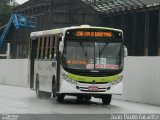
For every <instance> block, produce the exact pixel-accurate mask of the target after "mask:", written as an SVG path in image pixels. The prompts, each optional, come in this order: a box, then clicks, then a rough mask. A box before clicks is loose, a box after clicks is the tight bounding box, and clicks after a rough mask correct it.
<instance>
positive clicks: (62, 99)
mask: <svg viewBox="0 0 160 120" xmlns="http://www.w3.org/2000/svg"><path fill="white" fill-rule="evenodd" d="M64 97H65V95H63V94H58V95H57V102H60V103H61V102H63V101H64Z"/></svg>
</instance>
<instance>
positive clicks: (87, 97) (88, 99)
mask: <svg viewBox="0 0 160 120" xmlns="http://www.w3.org/2000/svg"><path fill="white" fill-rule="evenodd" d="M91 98H92V97H91V96H86V97H84V99H85V100H86V101H90V100H91Z"/></svg>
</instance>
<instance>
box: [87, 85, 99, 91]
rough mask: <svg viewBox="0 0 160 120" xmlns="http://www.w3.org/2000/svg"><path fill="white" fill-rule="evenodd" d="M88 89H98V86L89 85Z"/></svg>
mask: <svg viewBox="0 0 160 120" xmlns="http://www.w3.org/2000/svg"><path fill="white" fill-rule="evenodd" d="M88 90H89V91H98V87H97V86H89V87H88Z"/></svg>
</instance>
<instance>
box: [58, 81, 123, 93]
mask: <svg viewBox="0 0 160 120" xmlns="http://www.w3.org/2000/svg"><path fill="white" fill-rule="evenodd" d="M90 86H92V87H94V86H95V87H96V88H98V89H96V90H90V89H89V87H90ZM122 92H123V84H122V82H119V83H117V84H115V85H111V84H109V83H108V84H94V85H93V84H86V83H77V84H71V83H69V82H67V81H65V80H62V82H61V85H60V91H59V93H60V94H73V95H74V94H75V95H76V94H94V95H96V94H98V95H100V94H115V95H121V94H122Z"/></svg>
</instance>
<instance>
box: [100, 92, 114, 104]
mask: <svg viewBox="0 0 160 120" xmlns="http://www.w3.org/2000/svg"><path fill="white" fill-rule="evenodd" d="M111 99H112V95H111V94H108V95H104V96H102V103H103V105H110V103H111Z"/></svg>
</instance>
